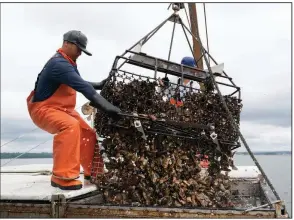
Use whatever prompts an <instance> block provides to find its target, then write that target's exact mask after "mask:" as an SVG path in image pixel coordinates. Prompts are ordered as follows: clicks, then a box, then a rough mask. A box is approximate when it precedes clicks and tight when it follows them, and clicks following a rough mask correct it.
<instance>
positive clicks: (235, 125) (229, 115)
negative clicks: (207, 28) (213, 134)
mask: <svg viewBox="0 0 294 220" xmlns="http://www.w3.org/2000/svg"><path fill="white" fill-rule="evenodd" d="M183 26H184V27H185V29H186V30H187V31H188V32H189V33H190V34H191V35H192V37H194V38H195V39H196V40H197V41H198V42H199V44H200V47H201V49H202V50H203V53H204V52H205V51H204V50H205V49H204V47H203V44H202V43H201V39H200V38H197V37H196V36H195V35H194V34H193V33H192V32H191V31H190V30H189V29H188V28H187V27H186V25H185V24H183ZM204 60H205V63H206V65H208V58H207V57H206V56H204ZM208 70H209V74H210V76H211V79H212V82H213V85H214V87H215V89H216V91H217V93H218V95H219V97H220V101H221V103H222V105H223V107H224V108H225V111H226V112H227V114H228V119H229V121H230V124H231V125H232V127H233V128H234V129H235V131H237V132H238V134H239V135H240V138H241V140H242V142H243V144H244V146H245V148H246V150H247V152H248V153H249V155H250V156H251V158H252V160H253V161H254V163H255V165H256V166H257V168H258V169H259V171H260V172H261V174H262V176H263V178H264V179H265V180H266V182H267V184H268V185H269V187H270V189H271V190H272V192H273V193H274V195H275V196H276V198H277V199H278V200H280V196H279V195H278V193H277V192H276V190H275V188H274V186H273V185H272V183H271V181H270V180H269V178H268V177H267V175H266V174H265V172H264V171H263V169H262V167H261V166H260V164H259V163H258V161H257V159H256V158H255V156H254V154H253V153H252V151H251V150H250V147H249V146H248V144H247V142H246V140H245V138H244V137H243V135H242V133H241V131H240V129H239V126H238V124H237V123H236V122H235V120H234V118H233V116H232V113H231V111H230V110H229V108H228V106H227V103H226V101H225V100H224V97H223V96H222V94H221V92H220V89H219V87H218V85H217V83H216V81H215V79H214V77H213V75H212V71H211V68H210V66H209V65H208Z"/></svg>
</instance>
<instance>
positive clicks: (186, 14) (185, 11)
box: [184, 3, 204, 29]
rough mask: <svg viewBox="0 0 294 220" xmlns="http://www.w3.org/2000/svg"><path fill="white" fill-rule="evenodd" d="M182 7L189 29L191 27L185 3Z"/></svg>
mask: <svg viewBox="0 0 294 220" xmlns="http://www.w3.org/2000/svg"><path fill="white" fill-rule="evenodd" d="M203 4H204V3H203ZM184 9H185V14H186V18H187V21H188V24H189V27H190V29H191V28H192V27H191V23H190V20H189V16H188V13H187V9H186V6H185V4H184Z"/></svg>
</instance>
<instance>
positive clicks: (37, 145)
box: [1, 139, 51, 167]
mask: <svg viewBox="0 0 294 220" xmlns="http://www.w3.org/2000/svg"><path fill="white" fill-rule="evenodd" d="M50 140H51V139H49V140H46V141H44V142H42V143H40V144H38V145H36V146H34V147H32V148H31V149H30V150H28V151H26V152H24V153H22V154H20V155H18V156H16V157H15V158H12V159H10V160H9V161H7V162H6V163H4V164H3V165H1V167H3V166H5V165H6V164H8V163H10V162H12V161H14V160H16V159H17V158H19V157H21V156H22V155H24V154H26V153H29V152H30V151H32V150H33V149H35V148H37V147H39V146H40V145H42V144H45V143H46V142H48V141H50Z"/></svg>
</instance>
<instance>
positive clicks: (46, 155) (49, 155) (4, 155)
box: [0, 151, 292, 159]
mask: <svg viewBox="0 0 294 220" xmlns="http://www.w3.org/2000/svg"><path fill="white" fill-rule="evenodd" d="M20 154H22V153H21V152H15V153H4V152H3V153H1V154H0V155H1V159H12V158H15V157H17V156H19V155H20ZM253 154H254V155H291V154H292V153H291V151H259V152H253ZM236 155H249V154H248V152H236ZM19 158H22V159H24V158H27V159H34V158H52V153H46V152H44V153H26V154H24V155H22V156H20V157H19Z"/></svg>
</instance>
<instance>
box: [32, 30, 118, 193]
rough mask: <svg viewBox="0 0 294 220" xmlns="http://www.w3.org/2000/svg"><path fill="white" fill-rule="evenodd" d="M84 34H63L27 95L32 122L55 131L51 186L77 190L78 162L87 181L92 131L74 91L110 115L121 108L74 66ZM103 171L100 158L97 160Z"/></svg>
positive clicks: (84, 42) (82, 47)
mask: <svg viewBox="0 0 294 220" xmlns="http://www.w3.org/2000/svg"><path fill="white" fill-rule="evenodd" d="M87 41H88V40H87V37H86V36H85V35H84V34H83V33H82V32H80V31H76V30H71V31H68V32H67V33H65V34H64V35H63V44H62V47H61V48H60V49H58V50H57V52H56V53H55V55H54V56H52V57H51V58H50V59H49V61H48V62H47V63H46V64H45V66H44V68H43V69H42V71H41V72H40V73H39V75H38V78H37V80H36V83H35V88H34V90H33V91H32V92H31V93H30V95H29V96H28V98H27V107H28V112H29V114H30V117H31V119H32V121H33V122H34V123H35V124H36V125H37V126H38V127H39V128H41V129H43V130H45V131H47V132H49V133H51V134H55V136H54V142H53V172H52V177H51V186H53V187H58V188H60V189H63V190H78V189H81V188H82V186H83V184H82V182H81V181H79V180H78V178H79V174H80V165H82V167H83V169H84V183H87V182H89V179H90V175H91V167H92V158H93V154H94V147H95V145H96V140H97V139H96V133H95V131H94V130H93V129H92V128H91V127H90V126H89V125H88V124H87V123H86V122H85V121H84V120H83V119H82V118H81V117H80V115H79V114H78V112H77V111H75V106H76V92H80V93H82V94H83V95H84V96H85V97H86V98H87V99H88V100H90V101H91V103H92V104H93V106H94V107H96V108H98V109H100V110H101V111H103V112H104V113H106V114H108V115H109V116H110V117H112V118H117V117H118V113H119V112H120V109H119V108H117V107H115V106H113V105H112V104H111V103H109V102H108V101H107V100H106V99H105V98H103V97H102V96H101V95H100V94H98V93H97V92H96V90H101V89H102V88H103V86H104V84H105V82H106V79H105V80H103V81H101V82H88V81H85V80H84V79H83V78H82V77H81V76H80V73H79V71H78V69H77V63H76V61H77V59H78V57H79V56H80V55H81V53H82V52H84V53H85V54H87V55H88V56H92V54H91V53H90V52H89V51H88V50H87V49H86V47H87ZM98 162H99V164H100V166H101V172H103V166H104V164H103V160H102V158H100V161H98Z"/></svg>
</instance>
